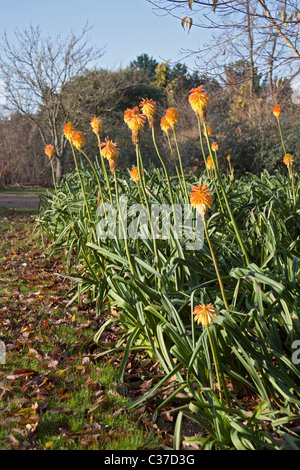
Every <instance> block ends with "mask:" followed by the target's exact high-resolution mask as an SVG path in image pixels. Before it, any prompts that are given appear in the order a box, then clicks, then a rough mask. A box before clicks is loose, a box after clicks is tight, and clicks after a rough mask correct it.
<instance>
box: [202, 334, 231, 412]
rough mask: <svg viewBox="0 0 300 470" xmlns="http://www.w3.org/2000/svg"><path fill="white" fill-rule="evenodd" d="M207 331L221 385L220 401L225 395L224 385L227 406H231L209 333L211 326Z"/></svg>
mask: <svg viewBox="0 0 300 470" xmlns="http://www.w3.org/2000/svg"><path fill="white" fill-rule="evenodd" d="M206 330H207V335H208V339H209V344H210V348H211V352H212V355H213V360H214V363H215V368H216V375H217V381H218V384H219V397H220V400H223V393H222V385H223V389H224V394H225V399H226V402H227V405H228V406H230V401H229V397H228V393H227V387H226V384H225V379H224V376H223V373H221V372H220V369H219V361H218V359H217V354H216V351H215V347H214V342H213V339H212V337H211V333H210V331H209V326H208V327H207V328H206Z"/></svg>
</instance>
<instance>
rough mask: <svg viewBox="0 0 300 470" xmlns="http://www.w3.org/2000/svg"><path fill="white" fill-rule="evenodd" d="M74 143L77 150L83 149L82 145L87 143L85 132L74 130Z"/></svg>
mask: <svg viewBox="0 0 300 470" xmlns="http://www.w3.org/2000/svg"><path fill="white" fill-rule="evenodd" d="M72 144H73V145H74V147H76V148H77V150H79V151H80V150H81V149H82V147H83V146H84V144H85V137H84V134H83V133H82V132H80V131H75V132H73V134H72Z"/></svg>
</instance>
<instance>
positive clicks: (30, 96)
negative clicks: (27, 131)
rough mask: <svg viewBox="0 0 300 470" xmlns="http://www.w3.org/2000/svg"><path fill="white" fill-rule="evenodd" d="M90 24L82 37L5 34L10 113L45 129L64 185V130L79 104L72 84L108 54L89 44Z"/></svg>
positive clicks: (2, 57) (2, 62) (3, 70)
mask: <svg viewBox="0 0 300 470" xmlns="http://www.w3.org/2000/svg"><path fill="white" fill-rule="evenodd" d="M89 30H90V27H89V26H88V25H86V26H85V27H84V28H83V29H82V30H81V32H80V33H79V34H75V33H73V32H71V33H70V35H69V36H67V37H65V38H63V37H61V36H60V35H58V36H56V37H44V36H43V35H42V32H41V29H40V27H33V26H30V27H29V28H27V29H24V30H22V31H19V30H16V31H15V37H14V41H13V40H10V39H9V37H8V35H7V34H6V33H5V34H4V36H3V38H2V42H1V43H0V80H1V81H2V82H3V84H4V86H5V98H6V103H7V104H6V108H7V109H8V110H9V111H10V112H16V111H17V112H19V113H21V114H22V115H24V116H25V117H26V118H27V119H28V120H29V121H31V122H32V123H33V124H34V126H36V128H37V129H38V130H39V133H40V136H41V138H42V141H43V143H44V144H45V145H46V144H48V143H52V145H54V147H55V151H56V159H55V162H56V179H57V182H58V183H60V181H61V178H62V174H63V166H64V158H65V149H66V140H65V138H64V135H63V126H64V124H65V123H66V122H67V121H68V120H69V119H70V116H71V115H72V113H73V112H74V107H75V106H76V102H75V101H73V102H70V99H69V97H67V99H66V95H67V93H66V91H67V90H68V86H69V84H70V83H71V82H72V80H73V79H74V78H75V77H77V76H79V75H80V74H82V73H83V72H85V71H86V70H87V68H88V67H89V66H91V65H94V64H95V63H96V61H97V60H98V59H99V58H100V57H101V56H102V55H103V53H104V51H103V48H102V49H95V48H93V47H90V46H89V45H88V32H89Z"/></svg>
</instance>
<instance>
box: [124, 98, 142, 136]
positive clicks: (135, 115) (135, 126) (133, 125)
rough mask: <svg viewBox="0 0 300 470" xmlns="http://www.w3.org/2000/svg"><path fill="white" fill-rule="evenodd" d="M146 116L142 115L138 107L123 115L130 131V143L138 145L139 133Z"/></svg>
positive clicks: (128, 109)
mask: <svg viewBox="0 0 300 470" xmlns="http://www.w3.org/2000/svg"><path fill="white" fill-rule="evenodd" d="M146 119H147V118H146V116H145V115H144V114H142V113H141V112H140V110H139V107H138V106H134V108H132V109H130V108H127V110H126V111H125V113H124V121H125V122H126V124H127V125H128V127H129V129H130V130H131V131H132V142H133V143H134V144H138V143H139V141H140V131H141V129H142V128H143V127H144V124H145V122H146Z"/></svg>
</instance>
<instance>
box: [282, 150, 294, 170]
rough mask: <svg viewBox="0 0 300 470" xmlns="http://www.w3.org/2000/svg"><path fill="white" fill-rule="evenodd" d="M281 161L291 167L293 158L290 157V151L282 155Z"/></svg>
mask: <svg viewBox="0 0 300 470" xmlns="http://www.w3.org/2000/svg"><path fill="white" fill-rule="evenodd" d="M283 163H284V164H285V165H286V166H287V167H291V166H292V165H293V163H294V159H293V157H292V155H291V154H290V153H288V154H286V155H285V156H284V157H283Z"/></svg>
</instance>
